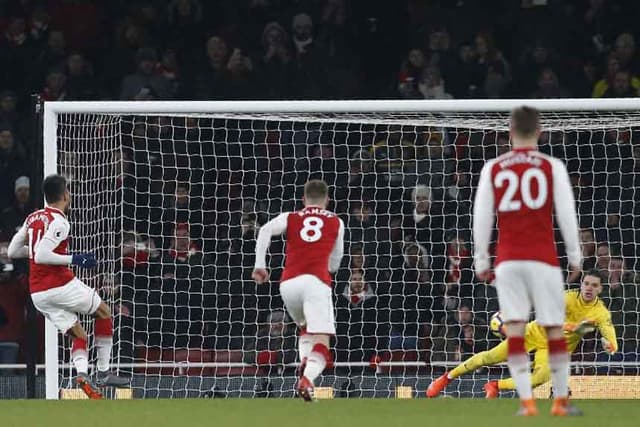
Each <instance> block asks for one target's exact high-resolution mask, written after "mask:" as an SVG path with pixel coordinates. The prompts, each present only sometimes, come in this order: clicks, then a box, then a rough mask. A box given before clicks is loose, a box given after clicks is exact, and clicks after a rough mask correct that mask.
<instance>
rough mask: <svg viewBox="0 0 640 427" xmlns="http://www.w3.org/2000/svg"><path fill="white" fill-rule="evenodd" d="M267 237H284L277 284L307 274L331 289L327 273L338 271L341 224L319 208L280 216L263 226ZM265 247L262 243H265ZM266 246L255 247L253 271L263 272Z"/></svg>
mask: <svg viewBox="0 0 640 427" xmlns="http://www.w3.org/2000/svg"><path fill="white" fill-rule="evenodd" d="M263 229H264V232H265V234H267V235H269V236H273V235H277V234H286V260H285V266H284V271H283V272H282V277H281V279H280V280H281V281H285V280H288V279H291V278H293V277H296V276H301V275H303V274H311V275H314V276H316V277H317V278H318V279H320V280H322V281H323V282H324V283H326V284H327V285H328V286H331V273H334V272H335V271H336V270H337V269H338V268H339V267H340V261H341V259H342V255H343V245H344V223H343V222H342V220H341V219H340V218H338V216H337V215H336V214H334V213H333V212H330V211H328V210H326V209H322V208H319V207H313V206H310V207H305V208H304V209H302V210H299V211H296V212H287V213H283V214H280V215H279V216H277V217H276V218H274V219H273V220H271V221H269V222H268V223H267V224H265V225H264V226H263ZM265 243H266V242H265ZM266 249H267V248H266V245H265V244H264V243H263V242H261V241H260V240H259V241H258V242H257V244H256V264H255V267H256V268H265V264H266V263H265V255H266Z"/></svg>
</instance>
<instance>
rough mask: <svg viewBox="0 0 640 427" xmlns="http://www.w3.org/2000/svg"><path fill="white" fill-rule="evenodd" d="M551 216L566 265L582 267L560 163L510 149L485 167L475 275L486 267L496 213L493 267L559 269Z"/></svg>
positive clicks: (477, 202) (479, 194)
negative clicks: (515, 264) (534, 264)
mask: <svg viewBox="0 0 640 427" xmlns="http://www.w3.org/2000/svg"><path fill="white" fill-rule="evenodd" d="M554 213H555V215H556V220H557V223H558V226H559V228H560V231H561V232H562V236H563V239H564V243H565V248H566V252H567V256H568V258H569V263H570V264H572V265H574V266H580V264H581V252H580V246H579V241H578V225H577V218H576V211H575V202H574V197H573V191H572V188H571V184H570V181H569V175H568V173H567V170H566V167H565V166H564V163H562V162H561V161H560V160H558V159H556V158H553V157H551V156H547V155H545V154H542V153H540V152H538V151H537V150H535V149H514V150H512V151H511V152H509V153H507V154H504V155H502V156H500V157H498V158H497V159H494V160H491V161H489V162H487V164H486V165H485V166H484V168H483V170H482V173H481V174H480V182H479V183H478V190H477V193H476V199H475V202H474V240H475V259H476V270H477V271H486V270H488V268H489V254H488V248H489V240H490V235H491V229H492V228H493V223H494V214H495V219H496V226H497V229H498V242H497V245H496V265H497V264H499V263H500V262H502V261H512V260H526V261H540V262H544V263H546V264H550V265H553V266H558V265H559V261H558V254H557V251H556V243H555V239H554V229H553V218H554Z"/></svg>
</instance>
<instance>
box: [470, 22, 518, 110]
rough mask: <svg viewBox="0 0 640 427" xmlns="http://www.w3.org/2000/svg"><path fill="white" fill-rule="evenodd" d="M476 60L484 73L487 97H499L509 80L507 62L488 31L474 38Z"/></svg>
mask: <svg viewBox="0 0 640 427" xmlns="http://www.w3.org/2000/svg"><path fill="white" fill-rule="evenodd" d="M475 52H476V62H477V64H478V66H479V67H480V69H481V70H482V74H484V77H483V79H484V81H483V89H484V94H485V95H486V96H487V98H500V97H501V96H502V95H503V94H504V93H505V91H506V89H507V85H508V84H509V81H510V75H511V73H510V71H509V64H508V63H507V61H506V59H505V58H504V56H503V55H502V52H501V51H500V50H498V49H497V47H496V46H495V44H494V41H493V38H492V37H491V35H490V34H488V33H478V34H477V35H476V38H475Z"/></svg>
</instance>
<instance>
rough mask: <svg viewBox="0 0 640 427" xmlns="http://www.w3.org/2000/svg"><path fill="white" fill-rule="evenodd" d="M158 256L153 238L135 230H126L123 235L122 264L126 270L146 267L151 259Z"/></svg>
mask: <svg viewBox="0 0 640 427" xmlns="http://www.w3.org/2000/svg"><path fill="white" fill-rule="evenodd" d="M157 256H158V253H157V251H156V247H155V243H154V241H153V239H148V238H146V237H145V236H143V235H140V234H137V233H135V232H133V231H124V232H123V235H122V266H123V267H124V268H125V269H126V270H135V269H137V268H139V267H146V266H147V264H148V263H149V259H153V258H155V257H157Z"/></svg>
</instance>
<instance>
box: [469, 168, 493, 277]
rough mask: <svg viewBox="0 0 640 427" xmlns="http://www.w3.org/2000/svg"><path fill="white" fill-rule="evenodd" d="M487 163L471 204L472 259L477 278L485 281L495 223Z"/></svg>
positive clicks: (489, 171) (488, 267) (487, 273)
mask: <svg viewBox="0 0 640 427" xmlns="http://www.w3.org/2000/svg"><path fill="white" fill-rule="evenodd" d="M492 166H493V162H488V163H487V164H485V165H484V167H483V168H482V172H480V181H479V182H478V189H477V190H476V197H475V200H474V202H473V246H474V251H473V258H474V264H475V269H476V273H477V274H478V278H480V279H481V280H486V279H487V278H488V275H489V270H490V268H491V263H490V261H489V242H490V240H491V232H492V231H493V224H494V222H495V207H494V200H493V191H492V190H491V168H492Z"/></svg>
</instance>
